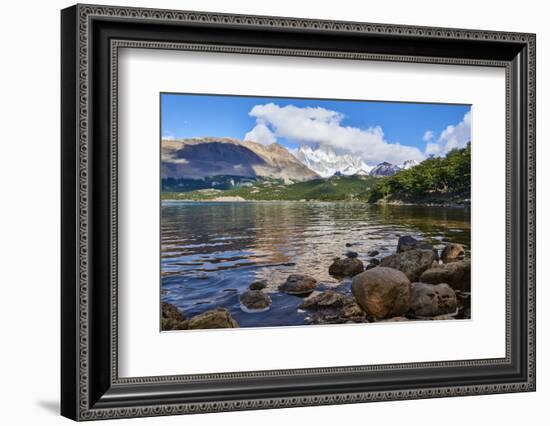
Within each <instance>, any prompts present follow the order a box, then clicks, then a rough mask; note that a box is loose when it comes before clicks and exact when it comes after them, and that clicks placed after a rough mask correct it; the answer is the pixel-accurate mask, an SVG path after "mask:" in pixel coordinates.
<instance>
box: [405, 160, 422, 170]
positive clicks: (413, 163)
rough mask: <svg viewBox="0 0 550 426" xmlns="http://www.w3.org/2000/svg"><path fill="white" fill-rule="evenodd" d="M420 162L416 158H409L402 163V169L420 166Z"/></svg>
mask: <svg viewBox="0 0 550 426" xmlns="http://www.w3.org/2000/svg"><path fill="white" fill-rule="evenodd" d="M418 164H420V163H419V162H418V161H416V160H407V161H405V162H403V164H401V169H402V170H407V169H410V168H411V167H414V166H418Z"/></svg>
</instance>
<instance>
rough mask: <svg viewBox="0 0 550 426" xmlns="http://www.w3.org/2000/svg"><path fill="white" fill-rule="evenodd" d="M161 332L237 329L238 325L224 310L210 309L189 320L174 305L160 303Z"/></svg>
mask: <svg viewBox="0 0 550 426" xmlns="http://www.w3.org/2000/svg"><path fill="white" fill-rule="evenodd" d="M161 308H162V309H161V312H162V313H161V327H162V330H204V329H212V328H238V327H239V324H237V321H235V320H234V319H233V317H232V316H231V314H230V313H229V311H228V310H227V309H225V308H217V309H212V310H210V311H206V312H203V313H202V314H199V315H195V316H194V317H191V318H189V319H186V318H185V315H184V314H183V313H182V312H181V311H180V310H179V309H178V308H177V307H176V306H174V305H172V304H170V303H167V302H162V307H161Z"/></svg>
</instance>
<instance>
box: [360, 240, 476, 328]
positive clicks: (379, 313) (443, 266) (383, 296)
mask: <svg viewBox="0 0 550 426" xmlns="http://www.w3.org/2000/svg"><path fill="white" fill-rule="evenodd" d="M465 257H466V250H465V249H464V246H462V245H460V244H454V243H448V244H447V245H446V246H445V248H444V249H443V250H442V251H441V253H439V252H438V250H437V249H435V248H434V247H433V246H432V245H431V244H430V243H428V242H425V241H418V240H416V239H415V238H413V237H410V236H405V237H401V238H399V242H398V244H397V250H396V253H395V254H392V255H390V256H387V257H384V258H382V259H381V260H380V263H379V265H378V266H377V267H375V268H372V269H369V270H367V271H365V272H362V273H360V274H357V275H356V276H354V278H353V280H352V293H353V296H354V297H355V300H356V301H357V303H358V304H359V305H360V306H361V308H362V309H363V310H364V311H365V313H366V314H367V317H368V318H369V319H371V320H374V321H380V320H386V321H387V320H396V321H401V320H404V319H455V318H469V316H470V261H469V260H468V259H466V258H465Z"/></svg>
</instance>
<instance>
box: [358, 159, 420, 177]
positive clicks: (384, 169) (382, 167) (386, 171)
mask: <svg viewBox="0 0 550 426" xmlns="http://www.w3.org/2000/svg"><path fill="white" fill-rule="evenodd" d="M418 164H419V163H418V161H416V160H407V161H405V162H403V163H402V164H400V165H399V164H391V163H388V162H387V161H384V162H382V163H380V164H378V165H377V166H376V167H374V168H373V169H372V170H371V171H370V173H369V174H370V175H371V176H391V175H394V174H396V173H397V172H398V171H400V170H408V169H410V168H412V167H414V166H417V165H418Z"/></svg>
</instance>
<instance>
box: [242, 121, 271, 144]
mask: <svg viewBox="0 0 550 426" xmlns="http://www.w3.org/2000/svg"><path fill="white" fill-rule="evenodd" d="M244 140H245V141H252V142H259V143H261V144H264V145H269V144H272V143H274V142H277V138H276V137H275V135H274V134H273V132H272V131H271V130H269V127H267V126H266V125H265V124H264V123H262V122H259V123H258V124H256V126H255V127H254V128H253V129H252V130H251V131H250V132H248V133H247V134H246V135H245V136H244Z"/></svg>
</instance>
